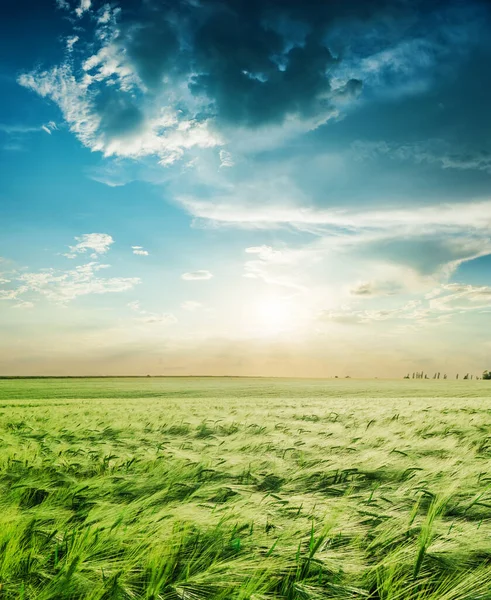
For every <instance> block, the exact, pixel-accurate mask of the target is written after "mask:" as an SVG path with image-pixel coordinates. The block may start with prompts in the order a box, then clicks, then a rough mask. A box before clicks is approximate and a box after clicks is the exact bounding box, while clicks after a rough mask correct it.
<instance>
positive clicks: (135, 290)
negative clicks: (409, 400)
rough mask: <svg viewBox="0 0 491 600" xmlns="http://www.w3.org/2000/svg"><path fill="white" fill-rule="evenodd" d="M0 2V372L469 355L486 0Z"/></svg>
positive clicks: (474, 330) (349, 369)
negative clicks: (4, 4)
mask: <svg viewBox="0 0 491 600" xmlns="http://www.w3.org/2000/svg"><path fill="white" fill-rule="evenodd" d="M3 12H4V18H3V19H2V22H1V24H0V28H1V32H0V33H1V35H0V39H1V42H0V85H1V87H2V95H1V97H0V107H1V118H0V155H1V161H2V173H3V176H2V178H1V181H0V219H1V221H0V222H1V236H0V257H1V258H0V328H1V332H2V335H1V337H0V373H5V374H119V373H123V374H145V373H152V374H172V375H181V374H228V375H234V374H236V375H254V374H260V375H298V376H333V375H340V376H341V375H345V374H350V375H352V376H370V375H376V376H387V377H388V376H396V377H399V376H402V375H404V374H405V373H406V372H412V371H414V370H421V369H426V370H427V371H428V372H431V373H432V372H434V371H441V372H444V371H448V373H449V374H454V373H456V372H463V371H466V372H467V371H469V372H473V373H479V372H481V371H482V370H483V369H485V368H489V367H490V363H491V343H490V342H489V338H488V336H487V335H486V331H487V328H489V315H490V311H491V281H490V279H491V278H490V273H491V234H490V232H491V198H490V195H489V194H490V176H491V147H490V143H489V131H490V126H491V115H490V113H489V106H490V104H491V85H490V84H489V83H488V81H487V79H486V72H487V69H488V65H489V60H490V58H491V42H490V41H489V40H490V39H491V37H490V35H489V34H490V30H491V9H490V7H489V5H488V3H487V2H484V1H477V0H476V1H475V2H465V3H464V2H460V1H455V2H452V1H445V2H438V1H435V2H418V1H411V2H410V1H408V0H396V1H391V2H388V1H385V0H374V1H370V2H367V1H364V2H362V1H360V0H358V1H355V0H346V1H345V2H343V3H320V2H317V1H315V0H308V1H303V2H298V1H297V0H263V1H261V2H259V1H258V0H257V1H247V2H246V1H245V0H226V1H219V0H209V1H207V2H204V1H200V0H173V1H172V2H171V1H169V2H162V1H158V2H157V0H139V1H128V0H125V1H123V2H114V3H105V2H99V1H96V0H56V1H55V0H53V1H51V0H41V1H38V2H32V1H31V2H30V1H28V0H20V1H19V2H17V3H15V4H13V3H11V4H10V5H9V6H8V7H6V8H5V9H4V11H3ZM464 350H465V351H464Z"/></svg>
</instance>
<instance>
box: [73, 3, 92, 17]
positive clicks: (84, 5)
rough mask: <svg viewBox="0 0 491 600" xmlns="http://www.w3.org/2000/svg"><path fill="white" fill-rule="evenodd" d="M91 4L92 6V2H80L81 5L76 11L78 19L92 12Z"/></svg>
mask: <svg viewBox="0 0 491 600" xmlns="http://www.w3.org/2000/svg"><path fill="white" fill-rule="evenodd" d="M91 4H92V2H91V0H80V4H79V5H78V7H77V8H76V9H75V14H76V15H77V17H78V18H79V19H80V17H81V16H82V15H83V14H84V13H85V12H87V11H88V10H90V6H91Z"/></svg>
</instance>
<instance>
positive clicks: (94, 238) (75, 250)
mask: <svg viewBox="0 0 491 600" xmlns="http://www.w3.org/2000/svg"><path fill="white" fill-rule="evenodd" d="M75 240H76V241H77V242H78V243H77V244H75V245H74V246H69V248H70V252H66V253H65V254H63V256H66V258H76V257H77V255H79V254H85V253H87V252H89V251H92V252H91V254H90V257H91V258H94V259H95V258H97V257H98V256H99V255H101V254H106V253H107V252H108V250H109V248H110V247H111V245H112V244H114V240H113V238H112V237H111V236H110V235H109V234H107V233H84V234H83V235H81V236H80V237H76V238H75Z"/></svg>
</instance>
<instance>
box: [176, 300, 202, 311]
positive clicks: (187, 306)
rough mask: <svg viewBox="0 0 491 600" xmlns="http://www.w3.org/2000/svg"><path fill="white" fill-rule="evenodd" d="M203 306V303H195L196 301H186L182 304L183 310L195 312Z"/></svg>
mask: <svg viewBox="0 0 491 600" xmlns="http://www.w3.org/2000/svg"><path fill="white" fill-rule="evenodd" d="M202 306H203V305H202V304H201V302H195V301H194V300H186V301H185V302H183V303H182V304H181V308H182V309H183V310H189V311H195V310H198V308H201V307H202Z"/></svg>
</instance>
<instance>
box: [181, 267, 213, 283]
mask: <svg viewBox="0 0 491 600" xmlns="http://www.w3.org/2000/svg"><path fill="white" fill-rule="evenodd" d="M212 277H213V274H212V273H210V271H207V270H206V269H200V270H199V271H191V272H189V273H183V274H182V275H181V279H184V281H202V280H206V279H211V278H212Z"/></svg>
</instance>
